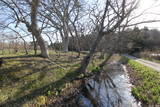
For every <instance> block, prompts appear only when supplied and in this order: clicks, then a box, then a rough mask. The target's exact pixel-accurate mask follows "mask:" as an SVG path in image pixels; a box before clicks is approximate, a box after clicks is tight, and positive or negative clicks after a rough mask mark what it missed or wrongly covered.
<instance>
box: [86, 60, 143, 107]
mask: <svg viewBox="0 0 160 107" xmlns="http://www.w3.org/2000/svg"><path fill="white" fill-rule="evenodd" d="M110 66H111V68H112V70H111V71H112V72H109V73H106V72H105V71H103V73H101V75H99V76H95V77H92V78H90V79H89V80H87V82H86V88H87V89H88V91H89V93H90V95H91V96H92V97H93V98H94V99H95V102H96V103H97V104H98V106H99V107H141V104H140V103H137V101H136V100H135V98H134V97H133V96H132V94H131V87H132V85H131V83H130V81H129V77H128V75H127V71H126V68H125V66H122V65H120V64H119V63H117V62H114V63H111V64H110ZM110 78H112V79H110ZM113 83H114V84H115V85H114V84H113ZM85 104H86V105H87V103H86V102H85ZM92 106H93V105H91V104H90V105H88V106H85V107H92Z"/></svg>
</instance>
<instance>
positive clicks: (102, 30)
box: [78, 0, 137, 72]
mask: <svg viewBox="0 0 160 107" xmlns="http://www.w3.org/2000/svg"><path fill="white" fill-rule="evenodd" d="M136 6H137V2H136V1H130V0H106V3H105V9H104V10H103V14H102V15H100V16H99V23H98V24H96V27H97V28H96V29H98V30H97V37H96V40H95V42H94V44H93V45H92V47H91V49H90V52H89V53H88V54H87V56H86V57H85V58H84V60H83V61H82V63H81V67H80V68H79V69H78V70H79V72H85V70H86V68H87V66H88V64H89V62H90V60H91V59H92V57H93V55H94V53H95V50H96V48H97V45H98V44H99V43H100V41H101V39H102V38H103V37H104V36H105V35H106V36H108V35H109V34H110V33H112V32H115V31H116V30H117V28H118V27H119V26H120V25H121V24H122V22H123V21H124V20H125V19H126V18H127V17H128V16H129V15H130V14H131V12H132V11H133V10H134V9H135V8H136Z"/></svg>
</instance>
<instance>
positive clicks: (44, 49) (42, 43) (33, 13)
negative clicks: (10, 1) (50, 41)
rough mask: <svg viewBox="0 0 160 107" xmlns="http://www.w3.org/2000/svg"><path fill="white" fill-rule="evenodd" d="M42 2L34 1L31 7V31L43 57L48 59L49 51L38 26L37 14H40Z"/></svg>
mask: <svg viewBox="0 0 160 107" xmlns="http://www.w3.org/2000/svg"><path fill="white" fill-rule="evenodd" d="M39 3H40V0H33V1H32V5H31V26H30V28H29V30H31V32H32V35H33V36H35V38H36V40H37V42H38V45H39V46H40V49H41V56H42V57H45V58H48V57H49V54H48V50H47V47H46V44H45V41H44V39H43V38H42V35H41V30H40V29H38V24H37V13H38V6H39Z"/></svg>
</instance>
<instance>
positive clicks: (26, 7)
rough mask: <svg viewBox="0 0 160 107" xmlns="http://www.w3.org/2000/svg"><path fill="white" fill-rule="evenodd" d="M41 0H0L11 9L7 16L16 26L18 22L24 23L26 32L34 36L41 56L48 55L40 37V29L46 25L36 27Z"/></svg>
mask: <svg viewBox="0 0 160 107" xmlns="http://www.w3.org/2000/svg"><path fill="white" fill-rule="evenodd" d="M40 2H41V0H1V1H0V3H2V4H3V6H4V7H7V9H9V10H11V11H9V12H11V13H9V15H10V16H9V17H10V18H11V19H12V20H13V21H12V23H13V22H16V26H18V25H19V23H22V24H25V26H26V27H27V29H28V32H31V34H32V35H33V36H34V37H35V38H36V40H37V42H38V45H39V46H40V49H41V55H42V56H43V57H49V55H48V50H47V47H46V45H45V41H44V39H43V38H42V35H41V33H42V30H43V29H44V28H45V27H46V26H44V23H42V26H41V27H40V28H39V27H38V22H39V23H40V21H39V20H38V8H39V6H40Z"/></svg>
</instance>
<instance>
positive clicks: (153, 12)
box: [26, 0, 160, 41]
mask: <svg viewBox="0 0 160 107" xmlns="http://www.w3.org/2000/svg"><path fill="white" fill-rule="evenodd" d="M85 1H87V2H88V3H93V2H94V1H97V0H85ZM98 1H99V2H104V0H98ZM102 5H103V4H102ZM102 5H100V7H102ZM144 11H145V12H144ZM142 12H144V14H143V15H142V16H141V17H138V18H137V19H136V20H134V21H133V23H135V22H141V21H146V20H160V0H140V3H139V5H138V8H137V9H136V10H135V12H134V15H138V14H141V13H142ZM144 26H146V27H148V28H149V29H158V30H160V22H156V23H145V24H141V25H138V27H140V28H144ZM26 39H28V40H29V38H26ZM45 39H47V41H48V38H46V37H45Z"/></svg>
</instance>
